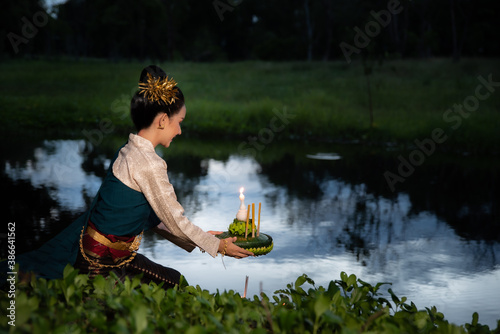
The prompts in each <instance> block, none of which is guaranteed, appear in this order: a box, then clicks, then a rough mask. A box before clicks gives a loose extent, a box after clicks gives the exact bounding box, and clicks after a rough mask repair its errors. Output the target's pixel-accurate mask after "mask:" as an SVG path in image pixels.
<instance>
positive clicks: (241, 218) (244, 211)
mask: <svg viewBox="0 0 500 334" xmlns="http://www.w3.org/2000/svg"><path fill="white" fill-rule="evenodd" d="M243 190H245V189H244V188H243V187H241V188H240V201H241V203H240V208H239V210H238V212H237V213H236V219H238V220H239V221H245V218H246V217H247V209H246V207H245V202H244V200H245V195H243Z"/></svg>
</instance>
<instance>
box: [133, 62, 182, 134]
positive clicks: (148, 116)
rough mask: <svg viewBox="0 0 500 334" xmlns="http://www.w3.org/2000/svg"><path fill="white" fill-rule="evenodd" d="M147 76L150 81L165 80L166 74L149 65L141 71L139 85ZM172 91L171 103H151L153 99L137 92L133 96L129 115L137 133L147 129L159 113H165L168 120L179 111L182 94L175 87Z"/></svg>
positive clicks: (158, 101)
mask: <svg viewBox="0 0 500 334" xmlns="http://www.w3.org/2000/svg"><path fill="white" fill-rule="evenodd" d="M148 74H149V75H150V76H151V78H152V79H166V78H167V74H166V73H165V71H163V70H162V69H161V68H159V67H158V66H156V65H149V66H148V67H146V68H145V69H143V70H142V73H141V77H140V79H139V84H141V83H146V82H147V81H148ZM174 90H175V100H174V101H173V102H172V103H168V102H165V101H163V100H161V99H156V101H153V99H151V98H148V97H147V95H146V94H143V93H140V91H139V90H138V91H137V92H136V93H135V94H134V96H133V97H132V101H131V102H130V115H131V116H132V122H134V125H135V128H136V129H137V131H140V130H142V129H145V128H148V127H149V126H150V125H151V123H153V121H154V119H155V117H156V115H158V114H159V113H161V112H164V113H166V114H167V116H168V117H169V118H170V117H171V116H174V115H175V114H177V113H178V112H179V111H180V110H181V108H182V107H183V106H184V94H182V91H181V89H180V88H179V87H178V86H176V87H175V88H174Z"/></svg>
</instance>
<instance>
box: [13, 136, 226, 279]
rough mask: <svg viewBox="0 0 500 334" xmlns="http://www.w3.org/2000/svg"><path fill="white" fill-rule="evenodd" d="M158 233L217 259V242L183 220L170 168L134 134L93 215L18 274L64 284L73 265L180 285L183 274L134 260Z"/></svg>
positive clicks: (26, 260) (25, 261) (26, 257)
mask: <svg viewBox="0 0 500 334" xmlns="http://www.w3.org/2000/svg"><path fill="white" fill-rule="evenodd" d="M149 229H154V231H155V232H157V233H159V234H161V235H162V236H163V237H165V238H166V239H168V240H170V241H171V242H173V243H175V244H176V245H178V246H179V247H182V248H183V249H185V250H187V251H189V252H191V251H192V250H193V249H194V248H195V247H199V248H200V249H201V250H202V251H205V252H207V253H208V254H210V255H211V256H213V257H215V256H216V255H217V250H218V247H219V242H220V241H219V239H217V238H216V237H215V236H213V235H211V234H209V233H207V232H204V231H203V230H202V229H201V228H199V227H198V226H196V225H194V224H193V223H191V222H190V221H189V219H188V218H186V217H185V216H184V209H183V208H182V206H181V205H180V204H179V202H178V201H177V197H176V195H175V192H174V188H173V186H172V184H171V183H170V182H169V179H168V175H167V164H166V162H165V161H164V160H163V159H162V158H160V157H159V156H158V155H157V154H156V152H155V150H154V147H153V144H152V143H151V142H150V141H149V140H147V139H145V138H142V137H140V136H138V135H135V134H130V136H129V140H128V142H127V144H125V145H124V146H123V147H122V148H121V149H120V150H119V151H118V153H117V154H116V156H115V157H114V159H113V161H112V162H111V165H110V168H109V170H108V173H107V175H106V177H105V179H104V181H103V183H102V185H101V188H100V189H99V191H98V193H97V195H96V196H95V198H94V201H93V203H92V205H91V206H90V208H89V210H88V211H87V212H86V213H85V214H84V215H82V216H81V217H79V218H78V219H77V220H76V221H75V222H73V223H72V224H71V225H70V226H68V227H67V228H66V229H65V230H63V231H62V232H61V233H60V234H58V235H57V236H56V237H54V238H53V239H52V240H50V241H49V242H48V243H46V244H44V245H43V246H42V247H41V248H39V249H38V250H35V251H32V252H30V253H26V254H23V255H20V256H18V257H17V262H18V263H19V264H20V270H21V271H24V272H27V271H33V272H35V273H36V274H37V275H38V276H41V277H45V278H49V279H51V278H60V277H62V273H63V270H64V267H65V266H66V265H67V264H68V263H70V264H72V265H74V266H75V267H76V268H78V269H79V270H80V271H81V272H82V273H89V274H90V276H95V275H98V274H102V275H107V274H109V272H110V271H114V272H115V273H116V274H117V275H118V276H119V277H122V278H123V277H125V276H134V275H137V274H142V275H143V281H144V282H150V281H155V282H157V283H160V282H164V287H171V286H173V285H175V284H178V283H179V279H180V273H179V272H177V271H176V270H174V269H170V268H166V267H163V266H161V265H159V264H156V263H154V262H152V261H150V260H148V259H147V258H146V257H144V256H142V255H141V254H136V252H135V251H136V250H137V247H138V243H139V242H140V236H141V234H142V232H143V231H147V230H149Z"/></svg>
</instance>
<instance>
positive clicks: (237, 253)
mask: <svg viewBox="0 0 500 334" xmlns="http://www.w3.org/2000/svg"><path fill="white" fill-rule="evenodd" d="M236 240H237V238H236V237H231V238H226V239H221V241H220V243H219V253H221V254H222V255H227V256H231V257H234V258H237V259H241V258H243V257H247V256H255V255H254V253H252V252H250V251H247V250H246V249H243V248H241V247H239V246H236V245H235V244H234V242H235V241H236Z"/></svg>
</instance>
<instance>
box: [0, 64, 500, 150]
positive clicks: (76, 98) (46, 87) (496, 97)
mask: <svg viewBox="0 0 500 334" xmlns="http://www.w3.org/2000/svg"><path fill="white" fill-rule="evenodd" d="M145 65H148V63H139V62H129V63H108V62H104V61H92V60H85V61H57V62H56V61H37V60H30V61H25V60H23V61H7V62H3V63H1V64H0V77H1V80H0V86H1V96H0V105H1V106H2V108H1V110H0V113H1V115H2V118H3V120H4V121H3V122H2V125H1V128H2V129H1V130H2V131H3V133H10V134H12V133H15V134H27V133H38V134H40V135H45V136H53V135H54V136H65V137H66V136H77V137H78V136H80V137H81V136H82V130H87V131H92V130H99V131H102V132H104V133H109V132H111V131H112V132H127V131H131V130H133V129H132V126H131V122H130V120H129V116H128V106H129V101H130V97H131V96H132V94H133V92H134V91H135V89H136V87H137V79H138V76H139V73H140V71H141V69H142V68H143V67H144V66H145ZM160 65H161V66H162V67H163V68H164V69H165V70H166V71H167V72H168V73H169V74H171V75H173V77H174V78H175V79H176V80H177V81H178V82H179V86H180V87H181V88H182V90H183V91H184V94H185V96H186V99H187V101H186V103H187V107H188V116H187V119H186V121H185V122H184V123H183V125H184V134H185V135H186V134H188V135H191V136H213V137H219V138H220V137H242V138H245V137H246V136H249V135H252V136H257V137H258V136H259V135H260V140H261V141H268V140H270V138H273V139H275V138H278V137H279V138H282V139H299V140H304V139H307V140H311V141H315V140H318V141H367V142H369V143H372V144H377V145H387V144H388V143H391V145H401V146H405V145H406V146H407V145H411V144H412V143H413V142H414V141H415V139H419V140H423V139H425V138H432V131H433V130H434V129H436V128H442V129H444V130H445V131H446V135H447V139H446V141H445V142H444V143H442V144H441V145H440V146H439V147H440V148H443V149H446V150H462V151H468V152H479V151H483V152H490V153H491V152H494V153H498V143H500V132H499V131H498V130H497V127H498V125H499V124H500V92H498V91H496V90H499V88H498V87H493V88H492V89H493V90H495V91H493V92H491V94H490V95H489V96H488V97H487V98H485V99H484V100H480V101H479V106H478V107H477V110H476V111H474V112H471V113H470V115H469V116H468V117H464V116H461V115H459V114H457V113H452V114H448V115H447V117H448V118H447V120H446V119H445V118H444V116H445V115H446V111H447V110H448V109H450V108H452V107H453V106H454V104H462V103H464V100H466V99H467V98H468V97H470V96H474V95H475V94H476V87H478V85H480V84H481V82H480V81H479V80H478V76H479V75H481V76H482V77H484V78H485V79H487V78H488V76H489V75H492V79H493V81H495V82H496V81H500V71H499V69H500V66H499V65H500V60H494V59H465V60H462V61H460V62H458V63H452V62H451V61H450V60H448V59H432V60H405V61H400V60H398V61H386V62H384V63H383V64H382V65H376V66H375V68H374V72H373V75H372V76H371V77H370V86H371V94H372V100H373V114H374V126H373V127H372V128H371V127H370V119H369V111H368V90H367V81H366V77H365V76H364V75H363V67H362V65H361V64H359V63H358V64H356V63H352V64H351V65H348V64H346V63H345V62H330V63H267V62H244V63H215V64H206V63H167V64H160ZM480 92H481V93H482V94H486V93H488V91H487V90H485V88H482V90H481V91H480ZM468 101H469V102H470V101H471V100H470V99H469V100H468ZM278 115H281V118H280V116H278ZM283 115H288V116H285V117H283ZM264 128H268V129H269V130H263V129H264Z"/></svg>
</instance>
